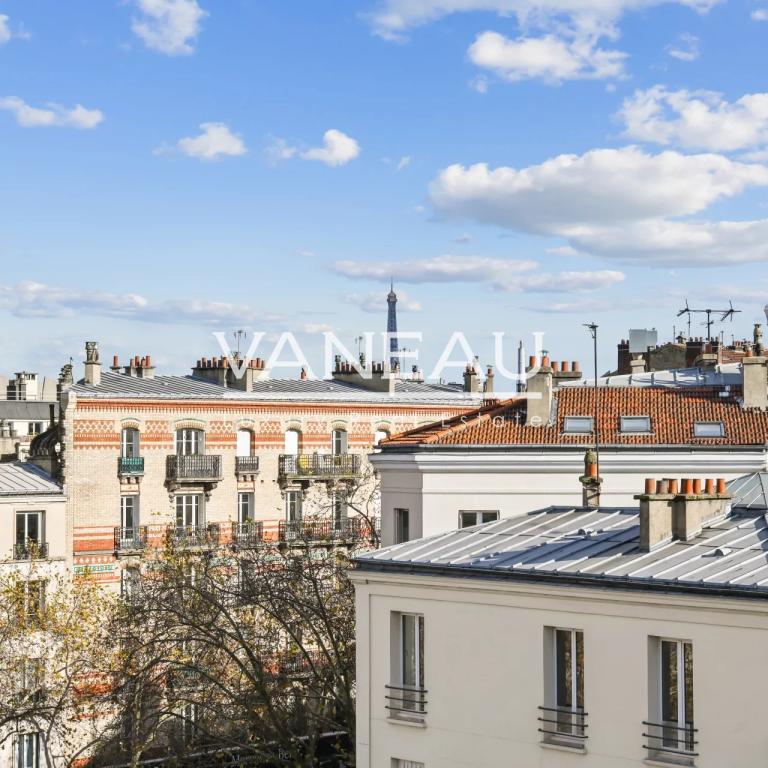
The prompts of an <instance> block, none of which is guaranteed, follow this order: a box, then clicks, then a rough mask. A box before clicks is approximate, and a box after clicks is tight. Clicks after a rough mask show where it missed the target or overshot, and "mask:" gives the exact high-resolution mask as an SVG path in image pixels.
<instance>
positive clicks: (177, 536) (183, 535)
mask: <svg viewBox="0 0 768 768" xmlns="http://www.w3.org/2000/svg"><path fill="white" fill-rule="evenodd" d="M220 537H221V526H220V525H219V524H218V523H208V524H207V525H172V526H170V527H169V528H168V538H169V540H170V541H171V543H172V544H178V545H179V546H184V547H212V546H216V545H217V544H218V543H219V538H220Z"/></svg>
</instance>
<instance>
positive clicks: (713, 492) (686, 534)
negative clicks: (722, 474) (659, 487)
mask: <svg viewBox="0 0 768 768" xmlns="http://www.w3.org/2000/svg"><path fill="white" fill-rule="evenodd" d="M681 485H682V489H681V493H680V495H678V496H677V497H676V498H675V504H674V508H673V511H672V536H673V538H675V539H678V540H679V541H688V539H692V538H693V537H694V536H696V535H698V534H699V533H701V529H702V528H703V527H704V525H705V524H706V523H709V522H711V521H712V520H716V519H717V518H719V517H723V516H724V515H726V514H727V513H728V512H730V504H729V502H730V500H731V498H732V497H731V495H730V494H729V493H728V492H727V491H726V489H725V480H724V479H723V478H718V479H717V482H715V481H714V480H712V479H711V478H709V479H707V480H706V482H705V484H704V492H703V493H702V492H701V491H700V489H699V492H697V491H696V489H695V487H694V484H693V483H690V482H686V480H683V481H682V483H681Z"/></svg>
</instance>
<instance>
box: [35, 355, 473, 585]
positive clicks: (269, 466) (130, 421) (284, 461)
mask: <svg viewBox="0 0 768 768" xmlns="http://www.w3.org/2000/svg"><path fill="white" fill-rule="evenodd" d="M368 373H369V376H368V377H366V376H361V375H358V374H355V373H354V372H353V371H352V370H351V368H350V366H349V365H348V364H346V363H343V362H341V361H337V365H336V371H335V373H334V376H333V379H331V380H327V381H317V380H309V379H306V378H301V379H297V380H286V379H283V380H275V379H270V378H268V376H267V374H266V371H265V370H264V365H263V362H262V361H261V360H254V361H251V363H250V364H249V366H248V367H247V368H246V369H245V373H244V375H243V376H242V378H237V377H236V376H235V375H234V373H233V371H232V367H231V365H230V362H229V360H227V359H226V358H213V359H201V360H199V361H197V364H196V365H195V367H194V369H193V371H192V374H191V375H189V376H160V375H155V369H154V367H153V365H152V362H151V359H150V358H149V357H137V358H134V359H132V360H131V361H130V363H129V364H127V365H124V366H120V365H119V363H118V361H117V360H116V359H115V360H113V365H112V366H111V368H110V370H108V371H102V370H101V364H100V362H99V358H98V351H97V349H96V346H95V345H93V344H89V345H88V351H87V360H86V364H85V376H84V378H83V380H82V381H81V382H80V383H77V384H75V383H72V382H71V376H70V372H69V371H65V373H64V375H63V376H62V382H61V385H60V389H61V419H60V423H59V426H58V427H57V429H56V431H55V435H56V437H57V439H58V442H59V443H60V455H59V456H57V457H56V463H58V461H60V463H61V470H60V471H61V476H62V479H63V481H64V484H65V487H66V490H67V496H68V505H69V506H68V509H69V515H70V518H71V521H72V526H73V550H74V571H75V574H78V573H83V572H86V571H88V572H90V573H92V574H94V575H95V576H96V577H97V578H98V579H99V580H101V581H104V582H105V583H111V584H113V585H118V584H119V583H120V580H121V579H129V578H131V577H132V576H133V572H132V571H131V569H130V568H126V567H125V566H128V565H131V564H134V563H135V562H136V560H137V557H138V556H140V555H141V553H142V552H143V551H144V550H145V549H146V548H147V547H152V546H153V545H159V544H162V543H163V542H164V541H166V540H167V538H168V537H171V538H173V539H174V540H176V541H178V542H179V543H182V544H190V545H194V546H208V545H213V544H216V543H227V542H230V541H232V540H237V539H239V538H245V539H251V538H253V537H256V538H260V537H265V538H271V539H278V540H281V541H286V542H288V541H291V540H292V539H293V538H297V537H300V536H302V537H309V538H314V539H317V540H324V541H327V540H338V541H347V542H350V541H351V542H353V543H354V542H355V541H356V540H361V539H363V538H366V537H368V536H369V535H370V533H371V530H372V529H375V527H376V526H377V525H378V495H377V488H376V481H375V478H374V476H373V472H372V470H371V468H370V465H369V463H368V460H367V456H368V454H369V453H371V452H372V451H374V450H375V447H376V445H377V443H378V442H379V441H380V440H381V439H383V438H385V437H387V436H389V435H390V434H395V433H398V432H402V431H404V430H408V429H412V428H414V427H417V426H418V425H420V424H426V423H431V422H434V421H435V420H440V419H443V418H451V417H454V416H456V415H457V414H460V413H463V412H464V411H467V410H470V409H472V408H474V407H477V405H479V404H480V402H482V397H483V395H482V393H481V392H480V391H479V390H480V387H479V385H478V384H477V377H476V376H475V377H471V379H470V381H469V387H468V388H469V389H471V390H473V391H464V387H462V386H451V385H430V384H426V383H424V382H423V381H420V380H418V378H408V379H406V378H402V377H398V378H397V379H394V378H393V379H391V380H390V379H389V378H388V377H387V375H386V373H385V371H384V367H383V366H382V365H380V364H379V365H377V364H374V365H372V366H370V368H369V369H368ZM44 437H45V438H46V440H47V444H48V445H52V444H53V439H52V438H51V436H49V435H47V434H46V435H45V436H44ZM40 442H41V443H43V442H44V441H43V440H42V439H41V441H40ZM37 453H38V455H36V460H37V461H42V460H44V458H45V457H44V456H43V455H39V454H44V453H45V451H44V450H41V451H38V452H37Z"/></svg>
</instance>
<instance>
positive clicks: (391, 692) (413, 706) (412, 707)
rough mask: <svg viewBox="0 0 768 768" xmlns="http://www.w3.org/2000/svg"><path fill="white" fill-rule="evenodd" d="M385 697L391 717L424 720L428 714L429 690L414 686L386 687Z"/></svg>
mask: <svg viewBox="0 0 768 768" xmlns="http://www.w3.org/2000/svg"><path fill="white" fill-rule="evenodd" d="M384 687H385V688H386V689H387V693H386V695H385V696H384V699H385V700H386V702H387V703H386V705H385V706H386V708H387V709H388V710H389V716H390V717H402V718H408V719H418V720H423V719H424V717H425V716H426V714H427V689H426V688H419V687H416V686H412V685H386V686H384Z"/></svg>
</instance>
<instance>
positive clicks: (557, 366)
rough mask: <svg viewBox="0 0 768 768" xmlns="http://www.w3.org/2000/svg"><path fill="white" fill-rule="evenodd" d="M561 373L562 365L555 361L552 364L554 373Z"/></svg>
mask: <svg viewBox="0 0 768 768" xmlns="http://www.w3.org/2000/svg"><path fill="white" fill-rule="evenodd" d="M559 372H560V363H558V362H557V360H554V361H553V362H552V373H559Z"/></svg>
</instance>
